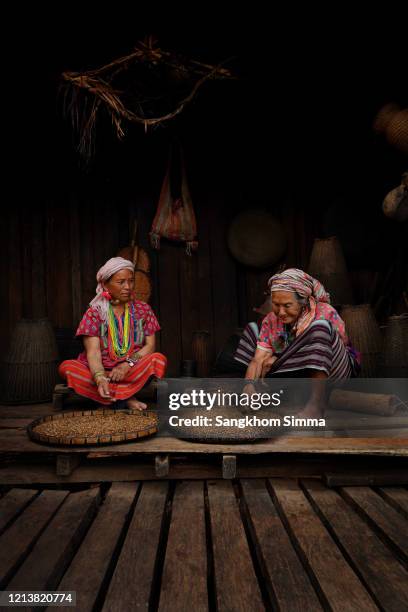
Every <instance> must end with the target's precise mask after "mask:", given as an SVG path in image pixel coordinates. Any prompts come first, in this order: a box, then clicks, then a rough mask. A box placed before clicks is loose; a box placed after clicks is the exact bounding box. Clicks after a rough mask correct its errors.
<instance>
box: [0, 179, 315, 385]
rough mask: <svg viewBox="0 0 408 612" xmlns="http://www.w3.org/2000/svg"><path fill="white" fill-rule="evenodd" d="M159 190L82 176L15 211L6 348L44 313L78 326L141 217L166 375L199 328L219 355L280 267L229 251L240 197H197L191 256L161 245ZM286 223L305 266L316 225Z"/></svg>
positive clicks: (297, 219) (185, 354)
mask: <svg viewBox="0 0 408 612" xmlns="http://www.w3.org/2000/svg"><path fill="white" fill-rule="evenodd" d="M157 196H158V194H157V193H145V194H135V193H129V192H128V191H126V190H122V191H121V189H120V188H118V187H117V185H115V186H114V187H113V186H110V185H109V184H102V185H101V184H100V183H99V184H97V185H96V186H95V184H93V183H91V182H88V183H87V182H85V184H81V185H80V186H77V187H76V188H73V189H72V191H71V192H67V193H66V194H63V195H61V194H58V197H56V196H54V197H47V200H46V201H45V202H44V203H42V204H37V205H35V206H33V205H31V204H30V203H26V204H24V205H22V206H20V207H14V208H9V210H8V214H7V216H6V218H5V219H4V223H5V234H4V240H3V243H2V250H3V253H4V255H5V257H2V264H1V265H2V273H3V274H2V277H3V281H4V282H3V283H2V284H1V292H2V295H1V301H2V303H3V306H5V308H3V316H2V318H1V325H0V339H1V342H2V346H8V345H9V341H10V336H11V332H12V330H13V328H14V326H15V324H16V322H17V321H18V320H19V319H20V318H21V317H28V318H38V317H44V316H46V317H49V318H50V320H51V322H52V323H53V325H54V326H56V327H62V328H74V327H75V326H76V324H77V322H78V319H79V318H80V316H81V313H82V312H83V311H84V310H85V309H86V306H87V304H88V303H89V301H90V299H91V298H92V297H93V295H94V291H95V286H96V281H95V273H96V270H97V269H98V268H99V267H100V266H101V265H102V264H103V263H104V262H105V261H106V260H107V259H108V258H109V257H112V256H114V255H115V254H116V253H117V251H118V249H119V248H120V247H123V246H125V245H126V244H128V243H129V233H130V231H129V230H130V227H131V223H132V219H133V218H134V217H135V215H136V216H137V219H138V226H139V237H140V238H139V240H140V243H141V245H142V246H143V247H144V248H145V249H147V250H148V252H149V255H150V257H151V267H152V270H151V272H152V281H153V295H152V299H151V304H152V307H153V309H154V311H155V312H156V314H157V316H158V319H159V321H160V324H161V326H162V331H161V333H160V334H159V337H158V346H159V349H160V350H161V351H163V352H164V353H165V354H166V355H167V357H168V359H169V375H172V376H175V375H177V374H178V372H179V365H180V360H182V359H191V357H192V355H191V340H192V333H193V331H194V330H200V329H205V330H208V331H209V332H210V334H211V336H210V338H211V356H212V359H215V357H216V354H217V353H218V351H220V349H221V348H222V346H223V345H224V343H225V341H226V340H227V338H228V337H229V336H230V335H231V334H232V333H233V332H234V330H235V329H236V328H237V327H242V326H244V325H245V324H246V322H247V321H248V320H251V319H253V318H254V315H253V312H252V308H253V307H254V306H257V305H259V304H261V303H262V301H263V299H264V291H265V289H266V282H267V279H268V278H269V276H270V275H271V274H272V273H273V272H274V271H275V269H276V267H275V268H271V269H267V270H250V269H247V268H245V267H244V266H241V265H240V264H238V263H237V262H236V261H235V260H234V259H233V258H232V257H231V255H230V253H229V251H228V246H227V240H226V232H227V228H228V224H229V222H230V221H231V219H232V217H233V216H234V214H235V213H236V211H237V210H236V208H234V206H236V200H235V203H234V202H232V197H231V196H230V200H229V199H228V197H226V196H223V195H222V193H216V194H214V193H207V194H205V193H201V194H200V193H196V194H195V195H194V207H195V210H196V214H197V220H198V228H199V250H198V252H197V253H196V254H194V255H193V256H192V257H188V256H187V255H186V254H185V252H184V248H183V246H181V245H179V244H175V243H170V242H166V241H163V242H162V245H161V248H160V250H159V251H154V250H153V249H152V248H151V247H150V245H149V239H148V232H149V230H150V226H151V223H152V219H153V215H154V212H155V209H156V204H157ZM239 207H240V206H239V204H238V209H239ZM275 212H278V211H275ZM278 214H279V212H278ZM282 219H283V222H284V225H285V228H286V231H287V232H288V234H289V235H290V239H289V246H288V252H287V259H286V260H285V261H286V263H287V265H296V266H303V265H306V263H307V259H308V257H309V253H310V249H311V245H312V241H313V232H312V230H311V229H310V228H308V227H307V225H306V224H305V219H304V218H303V217H302V214H301V213H297V215H295V214H293V213H292V212H291V211H290V209H288V210H286V214H285V215H284V216H283V217H282ZM308 232H309V233H308ZM295 246H296V248H295Z"/></svg>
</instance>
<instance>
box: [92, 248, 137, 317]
mask: <svg viewBox="0 0 408 612" xmlns="http://www.w3.org/2000/svg"><path fill="white" fill-rule="evenodd" d="M120 270H131V271H132V272H134V271H135V266H134V265H133V264H132V262H131V261H129V260H128V259H123V257H112V258H111V259H108V261H107V262H106V263H105V264H104V265H103V266H102V268H99V270H98V272H97V274H96V280H97V281H98V285H97V287H96V296H95V297H94V299H93V300H92V301H91V302H90V303H89V305H90V306H91V307H92V308H95V309H96V310H97V311H98V314H99V316H100V318H101V320H102V321H103V322H104V323H106V320H107V318H108V310H109V300H108V299H107V298H106V297H105V296H104V295H103V294H104V292H105V290H104V288H103V284H102V283H105V282H106V281H107V280H109V279H110V277H111V276H113V275H114V274H116V272H119V271H120Z"/></svg>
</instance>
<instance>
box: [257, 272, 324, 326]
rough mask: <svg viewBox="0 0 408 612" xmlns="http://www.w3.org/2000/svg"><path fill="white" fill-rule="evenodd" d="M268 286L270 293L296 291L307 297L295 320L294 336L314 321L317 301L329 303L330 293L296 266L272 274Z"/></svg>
mask: <svg viewBox="0 0 408 612" xmlns="http://www.w3.org/2000/svg"><path fill="white" fill-rule="evenodd" d="M268 287H269V288H270V290H271V293H272V292H273V291H289V292H291V293H297V294H298V295H300V297H302V298H307V307H306V308H305V309H304V311H303V312H302V313H301V314H300V316H299V319H298V320H297V321H296V325H295V330H296V336H299V335H300V334H301V333H302V332H304V331H305V329H307V328H308V327H309V325H310V324H311V323H312V322H313V321H314V319H315V316H316V304H317V302H326V304H330V294H329V293H327V291H326V289H325V288H324V287H323V285H322V283H321V282H320V281H318V280H317V279H316V278H313V276H310V274H307V272H304V271H303V270H299V269H298V268H288V269H287V270H284V271H283V272H280V273H279V274H274V275H273V276H272V277H271V278H270V279H269V281H268Z"/></svg>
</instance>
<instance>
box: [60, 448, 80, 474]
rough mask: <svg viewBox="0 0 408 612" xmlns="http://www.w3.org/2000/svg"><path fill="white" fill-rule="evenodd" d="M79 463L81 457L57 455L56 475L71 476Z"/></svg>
mask: <svg viewBox="0 0 408 612" xmlns="http://www.w3.org/2000/svg"><path fill="white" fill-rule="evenodd" d="M80 462H81V455H80V454H79V453H78V454H75V455H70V454H68V453H67V454H66V455H57V460H56V469H55V471H56V474H57V476H71V474H72V472H73V471H74V470H75V469H76V468H77V467H78V465H79V464H80Z"/></svg>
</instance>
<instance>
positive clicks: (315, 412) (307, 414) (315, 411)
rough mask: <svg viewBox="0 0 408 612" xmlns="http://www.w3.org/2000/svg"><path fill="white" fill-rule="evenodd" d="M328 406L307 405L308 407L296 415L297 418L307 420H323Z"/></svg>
mask: <svg viewBox="0 0 408 612" xmlns="http://www.w3.org/2000/svg"><path fill="white" fill-rule="evenodd" d="M325 408H326V404H324V403H320V404H316V403H307V404H306V406H305V407H304V408H303V410H301V411H300V412H298V413H297V414H296V416H297V417H301V418H305V419H322V418H323V417H324V412H325Z"/></svg>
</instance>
